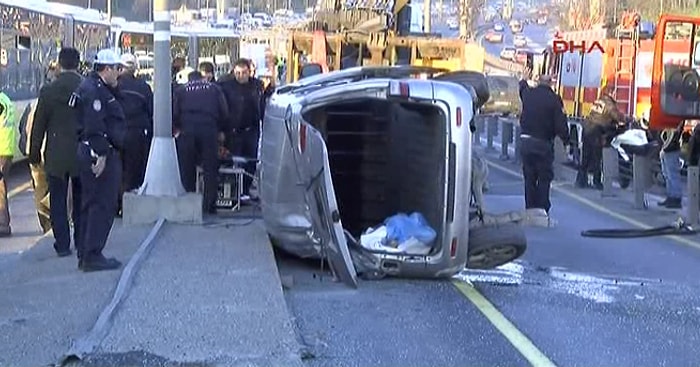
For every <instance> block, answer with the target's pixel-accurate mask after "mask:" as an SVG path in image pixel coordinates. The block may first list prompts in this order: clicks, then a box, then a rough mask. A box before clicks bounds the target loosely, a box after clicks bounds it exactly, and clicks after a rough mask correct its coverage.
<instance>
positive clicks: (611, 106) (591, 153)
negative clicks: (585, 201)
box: [576, 86, 624, 190]
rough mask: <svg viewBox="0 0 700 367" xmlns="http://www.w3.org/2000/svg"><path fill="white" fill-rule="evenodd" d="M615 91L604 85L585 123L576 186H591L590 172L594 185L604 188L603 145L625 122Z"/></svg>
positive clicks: (600, 188)
mask: <svg viewBox="0 0 700 367" xmlns="http://www.w3.org/2000/svg"><path fill="white" fill-rule="evenodd" d="M612 94H613V91H612V89H611V88H609V87H607V86H606V87H603V88H602V93H601V96H600V98H599V99H598V100H596V101H595V102H594V103H593V106H592V107H591V112H590V113H589V114H588V116H587V117H586V120H585V121H584V123H583V136H582V141H583V152H582V155H581V163H580V164H579V168H578V174H577V175H576V187H579V188H585V187H590V184H589V182H588V174H589V173H591V174H592V175H593V187H595V188H596V189H598V190H602V189H603V182H602V169H603V146H604V145H605V143H606V141H607V140H609V139H611V138H612V136H613V135H614V132H615V131H616V128H617V126H618V125H619V124H621V123H624V115H623V114H622V113H621V112H620V111H619V110H618V109H617V102H616V101H615V99H614V98H613V95H612Z"/></svg>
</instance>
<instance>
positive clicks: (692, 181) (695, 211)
mask: <svg viewBox="0 0 700 367" xmlns="http://www.w3.org/2000/svg"><path fill="white" fill-rule="evenodd" d="M687 208H688V212H687V213H686V220H687V222H688V223H690V224H691V225H695V224H698V217H699V216H700V170H699V169H698V166H690V167H688V205H687Z"/></svg>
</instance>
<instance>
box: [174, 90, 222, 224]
mask: <svg viewBox="0 0 700 367" xmlns="http://www.w3.org/2000/svg"><path fill="white" fill-rule="evenodd" d="M173 122H174V125H175V128H176V129H177V130H178V131H180V135H179V136H178V138H177V140H178V141H177V150H178V152H177V155H178V161H179V163H180V177H181V179H182V184H183V186H184V187H185V190H187V191H189V192H194V191H195V189H196V169H197V162H198V161H199V162H201V165H202V170H203V171H204V172H203V173H204V201H203V206H204V210H205V211H208V212H213V211H214V210H215V203H216V197H217V195H218V175H219V156H218V135H219V133H224V134H227V133H228V132H229V131H230V125H229V120H228V107H227V105H226V100H225V98H224V95H223V93H222V91H221V89H220V88H219V87H218V86H217V85H216V84H213V83H209V82H207V81H205V80H203V79H200V80H194V81H190V82H188V83H187V84H185V85H184V86H182V87H181V88H179V89H178V90H177V91H176V92H175V99H174V101H173Z"/></svg>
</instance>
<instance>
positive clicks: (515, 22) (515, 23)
mask: <svg viewBox="0 0 700 367" xmlns="http://www.w3.org/2000/svg"><path fill="white" fill-rule="evenodd" d="M519 24H520V21H518V20H517V19H511V21H510V22H508V26H509V27H511V28H513V27H515V26H516V25H519Z"/></svg>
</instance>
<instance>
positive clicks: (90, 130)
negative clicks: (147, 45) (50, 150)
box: [71, 49, 126, 272]
mask: <svg viewBox="0 0 700 367" xmlns="http://www.w3.org/2000/svg"><path fill="white" fill-rule="evenodd" d="M93 65H94V71H93V72H92V73H91V74H90V75H89V76H88V77H87V78H86V79H85V80H83V82H82V83H81V84H80V86H79V87H78V89H77V90H76V92H75V95H74V96H75V98H74V99H75V105H76V107H77V117H78V119H77V121H78V131H79V137H80V143H79V144H78V165H79V169H80V180H81V183H82V199H83V204H82V211H81V213H80V219H81V228H82V231H83V234H82V235H81V236H80V238H79V242H80V246H78V258H79V259H80V261H79V263H78V267H79V268H80V269H81V270H82V271H85V272H88V271H97V270H111V269H117V268H119V267H120V266H121V263H120V262H119V261H118V260H116V259H113V258H106V257H104V255H102V250H103V249H104V247H105V244H106V242H107V236H109V232H110V230H111V229H112V223H113V222H114V216H115V214H116V212H117V202H118V196H119V187H120V186H121V175H122V164H121V159H120V157H119V153H118V151H119V150H121V149H122V148H123V147H124V136H125V134H126V131H125V129H126V118H125V116H124V110H123V109H122V106H121V104H120V103H119V101H118V100H117V98H116V96H115V94H118V92H117V90H116V86H117V78H118V77H119V72H120V70H121V68H122V66H124V65H123V64H122V62H121V59H120V58H119V57H118V56H117V55H116V54H115V53H114V51H112V50H109V49H105V50H101V51H100V52H98V53H97V56H96V57H95V61H94V63H93ZM71 102H73V101H71Z"/></svg>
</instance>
